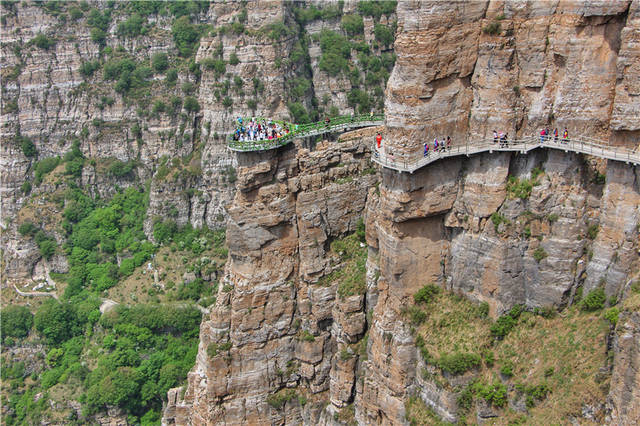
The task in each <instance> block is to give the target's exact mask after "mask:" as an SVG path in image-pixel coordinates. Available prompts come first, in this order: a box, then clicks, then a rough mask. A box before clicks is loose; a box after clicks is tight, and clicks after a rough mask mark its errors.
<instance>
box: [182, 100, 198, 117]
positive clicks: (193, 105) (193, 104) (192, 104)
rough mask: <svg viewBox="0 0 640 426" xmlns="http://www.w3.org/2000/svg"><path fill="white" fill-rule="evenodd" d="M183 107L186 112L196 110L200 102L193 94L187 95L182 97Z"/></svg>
mask: <svg viewBox="0 0 640 426" xmlns="http://www.w3.org/2000/svg"><path fill="white" fill-rule="evenodd" d="M184 109H185V110H186V111H187V112H188V113H193V112H198V111H200V104H199V103H198V101H197V100H196V98H194V97H193V96H187V97H186V98H185V99H184Z"/></svg>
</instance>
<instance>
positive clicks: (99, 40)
mask: <svg viewBox="0 0 640 426" xmlns="http://www.w3.org/2000/svg"><path fill="white" fill-rule="evenodd" d="M90 34H91V41H93V42H94V43H95V44H97V45H98V46H104V45H106V44H107V33H106V32H104V31H103V30H101V29H100V28H92V29H91V32H90Z"/></svg>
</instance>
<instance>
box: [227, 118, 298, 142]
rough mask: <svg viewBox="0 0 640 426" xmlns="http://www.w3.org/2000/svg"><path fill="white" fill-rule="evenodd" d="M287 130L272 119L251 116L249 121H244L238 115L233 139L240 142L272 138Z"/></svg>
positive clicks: (282, 134)
mask: <svg viewBox="0 0 640 426" xmlns="http://www.w3.org/2000/svg"><path fill="white" fill-rule="evenodd" d="M289 131H290V130H289V127H287V126H286V125H285V126H281V125H280V123H277V122H274V121H272V120H268V121H267V120H265V119H264V118H262V119H256V118H251V120H250V121H249V122H245V121H244V120H243V119H242V117H238V120H237V125H236V131H235V132H234V133H233V140H234V141H240V142H245V141H264V140H273V139H278V138H281V137H283V136H284V135H286V134H288V133H289Z"/></svg>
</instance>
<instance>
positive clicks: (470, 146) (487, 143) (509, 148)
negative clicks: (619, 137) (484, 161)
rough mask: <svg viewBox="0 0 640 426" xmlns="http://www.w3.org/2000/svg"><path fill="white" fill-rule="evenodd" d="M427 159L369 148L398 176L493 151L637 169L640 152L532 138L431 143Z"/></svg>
mask: <svg viewBox="0 0 640 426" xmlns="http://www.w3.org/2000/svg"><path fill="white" fill-rule="evenodd" d="M429 144H430V146H429V148H430V150H429V154H428V155H426V156H425V155H424V151H422V150H421V151H420V152H416V153H415V155H411V156H410V157H407V156H403V157H400V156H395V155H394V154H393V151H392V150H390V149H387V148H386V147H385V146H384V144H383V146H382V147H381V149H377V148H376V146H375V144H374V146H373V148H372V152H373V156H372V160H373V161H375V162H376V163H378V164H380V165H381V166H383V167H386V168H388V169H392V170H396V171H399V172H409V173H413V172H415V171H416V170H418V169H420V168H422V167H424V166H426V165H428V164H431V163H433V162H435V161H438V160H441V159H443V158H448V157H455V156H458V155H466V156H467V157H468V156H470V155H472V154H479V153H482V152H489V153H492V152H494V151H502V152H519V153H522V154H525V153H527V152H529V151H531V150H533V149H536V148H552V149H557V150H561V151H564V152H570V151H571V152H578V153H581V154H588V155H593V156H596V157H600V158H606V159H608V160H615V161H623V162H625V163H627V164H634V165H640V151H638V149H635V150H632V149H629V148H625V147H618V146H611V145H610V144H609V143H608V142H604V141H600V140H597V139H593V138H589V137H585V136H580V137H578V138H570V139H568V140H566V141H565V140H563V139H562V138H559V139H558V140H557V142H556V141H554V138H553V137H550V136H547V137H545V140H544V141H542V140H541V139H540V136H532V137H529V138H524V139H517V140H508V141H506V143H505V142H502V143H501V142H494V140H493V139H483V140H479V141H467V142H466V143H465V144H455V143H454V144H452V146H451V147H450V148H449V149H446V150H439V151H437V152H434V151H433V143H432V142H430V143H429Z"/></svg>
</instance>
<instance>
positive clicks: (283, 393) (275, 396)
mask: <svg viewBox="0 0 640 426" xmlns="http://www.w3.org/2000/svg"><path fill="white" fill-rule="evenodd" d="M296 395H297V394H296V391H295V390H294V389H281V390H279V391H278V392H276V393H272V394H270V395H268V396H267V403H268V404H269V405H270V406H272V407H273V408H275V409H276V410H280V409H282V408H283V407H284V405H285V404H286V403H287V402H289V401H291V400H293V399H295V398H296Z"/></svg>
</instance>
